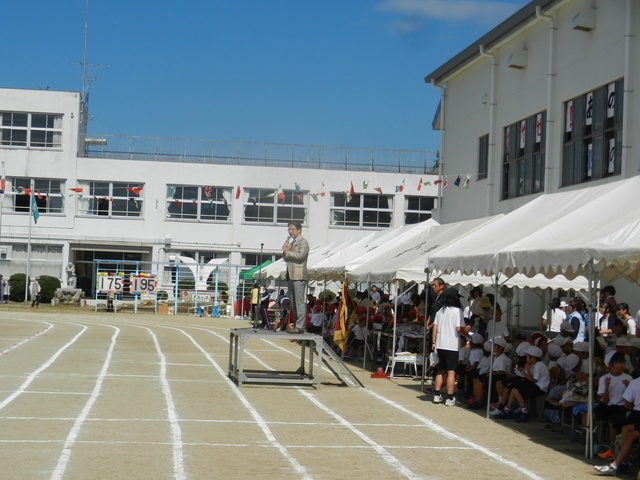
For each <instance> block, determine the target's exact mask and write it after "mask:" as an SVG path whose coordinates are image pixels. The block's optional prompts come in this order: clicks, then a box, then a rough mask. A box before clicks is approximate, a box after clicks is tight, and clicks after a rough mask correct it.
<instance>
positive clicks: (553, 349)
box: [547, 343, 562, 358]
mask: <svg viewBox="0 0 640 480" xmlns="http://www.w3.org/2000/svg"><path fill="white" fill-rule="evenodd" d="M547 354H549V358H560V357H561V356H562V349H561V348H560V346H559V345H556V344H555V343H550V344H549V346H548V347H547Z"/></svg>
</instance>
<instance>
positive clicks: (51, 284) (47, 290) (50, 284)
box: [39, 275, 61, 303]
mask: <svg viewBox="0 0 640 480" xmlns="http://www.w3.org/2000/svg"><path fill="white" fill-rule="evenodd" d="M39 282H40V302H41V303H51V299H52V298H53V297H55V295H56V290H57V289H58V288H60V287H61V285H60V280H59V279H58V278H56V277H51V276H49V275H40V280H39Z"/></svg>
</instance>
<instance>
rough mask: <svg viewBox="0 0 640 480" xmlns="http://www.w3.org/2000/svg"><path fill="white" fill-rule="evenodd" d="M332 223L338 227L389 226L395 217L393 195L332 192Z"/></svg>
mask: <svg viewBox="0 0 640 480" xmlns="http://www.w3.org/2000/svg"><path fill="white" fill-rule="evenodd" d="M330 214H331V225H333V226H338V227H374V228H389V227H390V226H391V221H392V219H393V196H392V195H374V194H364V193H360V194H358V193H357V194H354V195H352V196H351V198H348V197H347V195H346V194H345V193H344V192H334V193H331V212H330Z"/></svg>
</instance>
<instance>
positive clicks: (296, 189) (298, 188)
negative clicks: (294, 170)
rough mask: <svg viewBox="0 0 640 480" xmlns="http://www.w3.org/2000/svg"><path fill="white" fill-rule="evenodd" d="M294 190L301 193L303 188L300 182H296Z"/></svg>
mask: <svg viewBox="0 0 640 480" xmlns="http://www.w3.org/2000/svg"><path fill="white" fill-rule="evenodd" d="M294 190H295V192H296V193H300V192H301V191H302V190H300V184H299V183H297V182H296V183H294Z"/></svg>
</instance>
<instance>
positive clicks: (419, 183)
mask: <svg viewBox="0 0 640 480" xmlns="http://www.w3.org/2000/svg"><path fill="white" fill-rule="evenodd" d="M420 190H422V177H420V182H418V191H420Z"/></svg>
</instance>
